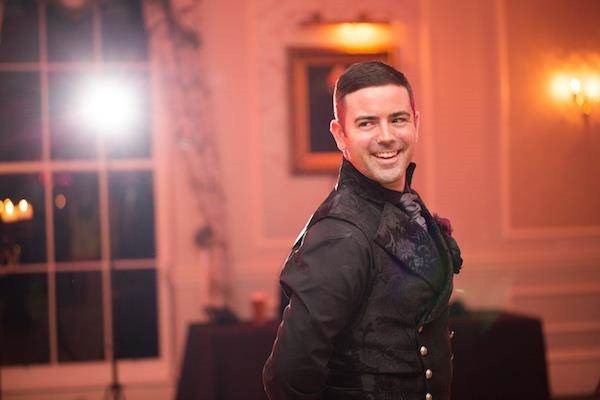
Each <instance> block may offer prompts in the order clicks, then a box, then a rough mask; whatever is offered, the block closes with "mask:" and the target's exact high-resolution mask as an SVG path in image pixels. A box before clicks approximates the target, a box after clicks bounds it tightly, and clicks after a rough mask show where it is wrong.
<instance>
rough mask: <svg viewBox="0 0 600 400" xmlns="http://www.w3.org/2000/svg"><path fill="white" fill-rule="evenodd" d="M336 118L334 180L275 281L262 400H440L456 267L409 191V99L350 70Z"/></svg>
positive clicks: (386, 79)
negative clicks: (278, 311)
mask: <svg viewBox="0 0 600 400" xmlns="http://www.w3.org/2000/svg"><path fill="white" fill-rule="evenodd" d="M334 110H335V111H334V113H335V119H334V120H333V121H331V125H330V130H331V133H332V134H333V137H334V138H335V141H336V143H337V146H338V148H339V149H340V150H341V151H342V153H343V156H344V157H343V162H342V167H341V170H340V177H339V180H338V184H337V185H336V187H335V189H334V190H333V191H332V192H331V194H330V195H329V197H327V199H326V200H325V201H324V202H323V204H321V206H320V207H319V208H318V209H317V211H316V212H315V214H314V215H313V216H312V218H311V219H310V220H309V222H308V224H307V226H306V227H305V229H304V231H303V232H302V233H301V235H300V237H299V239H298V241H297V242H296V244H295V245H294V247H293V249H292V252H291V254H290V255H289V257H288V259H287V261H286V264H285V266H284V269H283V271H282V273H281V285H282V287H283V289H284V291H285V293H286V294H287V295H288V297H289V298H290V303H289V305H288V307H286V309H285V312H284V314H283V321H282V323H281V325H280V327H279V330H278V332H277V339H276V340H275V343H274V345H273V351H272V353H271V355H270V357H269V359H268V360H267V362H266V364H265V368H264V370H263V382H264V385H265V390H266V392H267V394H268V395H269V398H270V399H271V400H280V399H286V400H287V399H302V400H308V399H311V400H312V399H336V400H344V399H385V400H416V399H420V400H442V399H449V398H450V381H451V376H452V366H451V363H452V361H451V358H452V353H451V348H450V347H451V344H450V339H451V338H450V336H451V334H450V332H449V330H448V299H449V298H450V294H451V292H452V276H453V273H458V270H459V268H460V265H461V264H462V260H461V258H460V252H459V249H458V246H457V245H456V242H455V241H454V239H452V237H451V236H450V233H451V229H450V226H449V223H447V220H444V219H441V218H439V217H437V216H436V217H433V216H432V215H431V214H430V213H429V211H428V210H427V209H426V208H425V206H424V204H423V202H422V200H421V199H420V198H419V196H418V194H417V193H416V192H415V191H414V190H413V189H412V188H411V178H412V173H413V170H414V167H415V165H414V164H413V163H412V162H411V160H412V157H413V153H414V150H415V146H416V144H417V139H418V132H419V113H418V112H417V111H415V102H414V97H413V92H412V89H411V87H410V84H409V83H408V81H407V80H406V78H405V77H404V75H403V74H402V73H401V72H399V71H397V70H395V69H394V68H392V67H390V66H389V65H386V64H384V63H380V62H365V63H358V64H354V65H352V66H351V67H350V68H348V69H347V70H346V71H345V72H344V73H343V74H342V75H341V76H340V78H339V79H338V81H337V83H336V87H335V92H334Z"/></svg>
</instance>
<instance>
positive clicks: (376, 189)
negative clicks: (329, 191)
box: [337, 158, 417, 204]
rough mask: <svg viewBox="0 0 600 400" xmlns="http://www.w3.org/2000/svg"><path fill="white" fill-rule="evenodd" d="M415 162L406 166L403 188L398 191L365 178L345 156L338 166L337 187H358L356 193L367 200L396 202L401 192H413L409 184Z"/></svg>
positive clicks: (381, 202)
mask: <svg viewBox="0 0 600 400" xmlns="http://www.w3.org/2000/svg"><path fill="white" fill-rule="evenodd" d="M416 166H417V165H416V164H415V163H414V162H411V163H410V164H409V165H408V167H407V168H406V181H405V183H404V190H403V191H402V192H398V191H395V190H390V189H387V188H384V187H383V186H381V185H380V184H379V183H377V182H375V181H373V180H371V179H369V178H367V177H366V176H364V175H363V174H361V173H360V171H358V170H357V169H356V168H355V167H354V165H352V163H351V162H350V161H348V160H346V159H345V158H344V159H343V160H342V166H341V168H340V176H339V179H338V185H337V186H338V189H339V188H341V187H344V186H350V187H353V188H356V189H358V190H357V193H358V194H359V195H360V196H361V197H364V198H367V199H368V200H372V201H375V202H376V203H380V204H383V203H384V202H386V201H387V202H390V203H392V204H397V203H398V202H399V200H400V197H401V196H402V194H404V193H407V192H410V193H413V190H412V187H411V184H412V177H413V173H414V171H415V168H416Z"/></svg>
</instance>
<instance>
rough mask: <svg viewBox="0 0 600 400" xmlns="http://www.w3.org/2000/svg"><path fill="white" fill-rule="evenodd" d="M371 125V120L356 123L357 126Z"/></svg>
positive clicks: (366, 126) (365, 126)
mask: <svg viewBox="0 0 600 400" xmlns="http://www.w3.org/2000/svg"><path fill="white" fill-rule="evenodd" d="M372 125H373V121H361V122H359V123H358V127H359V128H368V127H370V126H372Z"/></svg>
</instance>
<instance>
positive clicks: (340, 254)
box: [263, 218, 370, 400]
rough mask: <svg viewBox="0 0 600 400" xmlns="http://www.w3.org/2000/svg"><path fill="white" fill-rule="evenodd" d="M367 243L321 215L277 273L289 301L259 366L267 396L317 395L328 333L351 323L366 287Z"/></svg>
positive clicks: (331, 335) (326, 357) (330, 347)
mask: <svg viewBox="0 0 600 400" xmlns="http://www.w3.org/2000/svg"><path fill="white" fill-rule="evenodd" d="M369 249H370V247H369V242H368V240H367V238H366V237H365V236H364V234H363V233H362V232H361V231H360V230H359V229H358V228H356V227H355V226H353V225H352V224H350V223H348V222H344V221H340V220H336V219H330V218H327V219H324V220H321V221H319V222H318V223H317V224H315V225H314V226H312V227H311V228H310V229H309V231H308V232H307V234H306V236H305V238H304V242H303V244H302V246H301V247H300V248H299V249H298V250H297V251H296V252H293V253H292V254H291V255H290V257H289V258H288V261H287V262H286V265H285V267H284V269H283V271H282V273H281V284H282V286H283V287H284V289H285V291H286V293H287V294H288V295H289V296H290V304H289V305H288V307H286V309H285V312H284V314H283V321H282V323H281V325H280V326H279V330H278V332H277V339H276V340H275V343H274V344H273V351H272V352H271V355H270V357H269V359H268V360H267V362H266V364H265V368H264V370H263V383H264V385H265V390H266V392H267V394H268V396H269V398H270V399H271V400H284V399H285V400H290V399H298V400H300V399H301V400H308V399H311V400H312V399H321V398H322V392H323V388H324V386H325V380H326V375H327V363H328V361H329V358H330V356H331V352H332V350H333V345H332V341H333V339H334V337H335V336H336V335H337V334H338V333H339V332H340V331H341V330H342V329H344V328H345V327H346V326H347V324H348V323H350V322H351V320H352V317H353V316H354V314H355V313H356V311H357V310H358V308H359V307H360V302H361V300H362V298H363V294H364V291H365V288H366V287H367V285H368V279H369V269H370V250H369Z"/></svg>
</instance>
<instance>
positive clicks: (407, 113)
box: [390, 111, 412, 118]
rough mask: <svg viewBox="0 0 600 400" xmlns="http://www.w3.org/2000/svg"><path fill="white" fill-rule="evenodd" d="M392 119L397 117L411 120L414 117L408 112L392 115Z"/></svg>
mask: <svg viewBox="0 0 600 400" xmlns="http://www.w3.org/2000/svg"><path fill="white" fill-rule="evenodd" d="M390 117H391V118H397V117H408V118H410V117H412V115H411V113H409V112H408V111H398V112H395V113H392V114H391V115H390Z"/></svg>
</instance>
